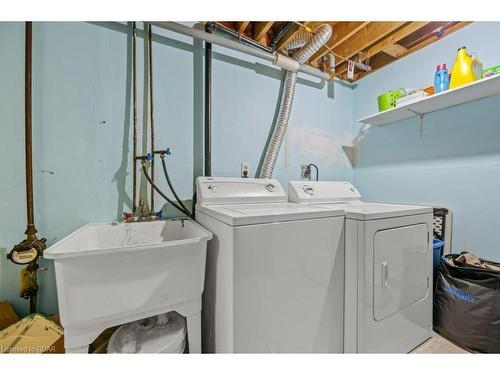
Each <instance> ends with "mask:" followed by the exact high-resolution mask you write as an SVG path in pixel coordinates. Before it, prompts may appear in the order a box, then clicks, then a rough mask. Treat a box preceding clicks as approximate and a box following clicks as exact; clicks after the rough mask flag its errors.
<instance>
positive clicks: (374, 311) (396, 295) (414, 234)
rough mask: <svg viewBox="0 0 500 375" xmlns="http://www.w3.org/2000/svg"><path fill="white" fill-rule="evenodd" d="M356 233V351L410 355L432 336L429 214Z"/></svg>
mask: <svg viewBox="0 0 500 375" xmlns="http://www.w3.org/2000/svg"><path fill="white" fill-rule="evenodd" d="M360 228H361V229H360V230H358V245H357V250H358V251H357V255H358V268H357V270H358V277H359V278H358V285H357V301H358V302H357V303H358V326H357V351H358V352H368V353H381V352H382V353H405V352H408V351H410V350H411V349H413V348H415V347H416V346H417V345H419V344H421V343H422V342H423V341H425V340H426V339H427V338H429V337H431V335H432V330H431V327H432V289H431V288H430V287H428V286H427V285H428V281H427V280H428V278H429V277H430V275H431V274H432V273H431V272H432V256H431V254H432V251H431V249H432V244H431V243H430V241H429V240H428V239H427V236H428V235H432V213H429V214H422V215H411V216H405V217H397V218H388V219H380V220H368V221H366V222H360ZM346 247H347V244H346ZM346 252H347V251H346ZM347 272H348V271H347V270H346V273H347ZM346 303H347V302H346Z"/></svg>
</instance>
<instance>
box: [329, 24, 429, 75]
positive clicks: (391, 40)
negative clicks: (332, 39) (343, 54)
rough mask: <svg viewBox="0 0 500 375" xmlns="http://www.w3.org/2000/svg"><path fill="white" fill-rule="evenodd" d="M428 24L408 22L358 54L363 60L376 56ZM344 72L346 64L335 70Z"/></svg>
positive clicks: (339, 72) (340, 72)
mask: <svg viewBox="0 0 500 375" xmlns="http://www.w3.org/2000/svg"><path fill="white" fill-rule="evenodd" d="M428 23H429V22H409V23H408V24H407V25H405V26H403V27H401V28H400V29H398V30H397V31H395V32H393V33H392V34H390V35H389V36H388V37H387V38H384V39H382V40H380V41H379V42H377V43H375V44H373V45H372V46H370V47H368V48H367V49H366V50H364V51H360V52H362V56H363V60H365V59H369V58H370V57H372V56H374V55H376V54H377V53H379V52H380V51H383V50H384V48H387V47H389V46H391V45H394V44H395V43H397V42H398V41H400V40H401V39H403V38H405V37H407V36H408V35H410V34H411V33H414V32H415V31H417V30H419V29H421V28H422V27H424V26H425V25H427V24H428ZM401 47H402V46H401ZM402 48H404V47H402ZM389 55H390V54H389ZM391 56H392V55H391ZM346 71H347V62H344V63H342V64H341V66H340V67H339V68H338V69H337V73H338V74H342V73H344V72H346Z"/></svg>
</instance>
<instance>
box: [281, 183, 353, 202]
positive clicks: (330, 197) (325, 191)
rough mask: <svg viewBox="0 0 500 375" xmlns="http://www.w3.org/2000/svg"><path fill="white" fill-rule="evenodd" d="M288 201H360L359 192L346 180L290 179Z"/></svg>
mask: <svg viewBox="0 0 500 375" xmlns="http://www.w3.org/2000/svg"><path fill="white" fill-rule="evenodd" d="M288 201H290V202H296V203H306V202H310V203H334V202H338V203H341V202H352V201H361V194H360V193H359V192H358V190H357V189H356V188H355V187H354V185H353V184H351V183H350V182H347V181H290V182H289V183H288Z"/></svg>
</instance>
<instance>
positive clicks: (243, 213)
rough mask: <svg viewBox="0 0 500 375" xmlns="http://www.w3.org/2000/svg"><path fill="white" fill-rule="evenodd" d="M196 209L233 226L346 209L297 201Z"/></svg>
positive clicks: (320, 215)
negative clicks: (310, 204)
mask: <svg viewBox="0 0 500 375" xmlns="http://www.w3.org/2000/svg"><path fill="white" fill-rule="evenodd" d="M196 210H197V211H198V212H203V213H205V214H207V215H209V216H211V217H214V218H216V219H218V220H220V221H222V222H224V223H226V224H228V225H231V226H239V225H250V224H264V223H275V222H283V221H291V220H306V219H317V218H324V217H334V216H343V215H344V210H343V209H342V208H339V207H333V208H330V207H317V206H306V205H301V204H296V203H257V204H232V205H212V206H210V205H209V206H201V205H197V206H196Z"/></svg>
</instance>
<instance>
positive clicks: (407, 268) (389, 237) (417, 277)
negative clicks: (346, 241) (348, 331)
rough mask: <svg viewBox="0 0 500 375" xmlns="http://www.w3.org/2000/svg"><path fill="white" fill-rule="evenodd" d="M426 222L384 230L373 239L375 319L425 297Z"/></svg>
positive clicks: (426, 288) (426, 267)
mask: <svg viewBox="0 0 500 375" xmlns="http://www.w3.org/2000/svg"><path fill="white" fill-rule="evenodd" d="M427 236H428V230H427V226H426V225H425V224H417V225H411V226H406V227H402V228H394V229H387V230H381V231H378V232H377V233H375V236H374V240H373V261H374V262H373V286H374V300H373V317H374V319H375V320H376V321H379V320H382V319H385V318H386V317H388V316H390V315H392V314H394V313H396V312H398V311H400V310H401V309H404V308H406V307H408V306H410V305H411V304H413V303H415V302H417V301H419V300H421V299H422V298H425V296H426V295H427V290H428V276H429V275H428V257H427V253H428V239H427Z"/></svg>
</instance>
